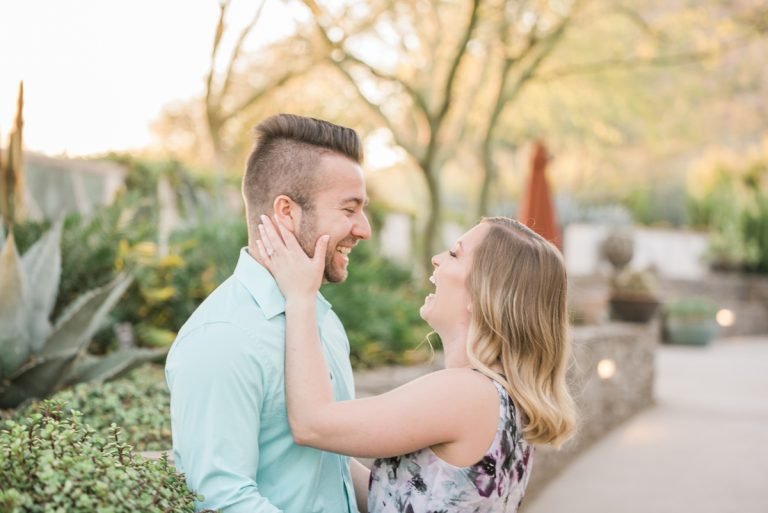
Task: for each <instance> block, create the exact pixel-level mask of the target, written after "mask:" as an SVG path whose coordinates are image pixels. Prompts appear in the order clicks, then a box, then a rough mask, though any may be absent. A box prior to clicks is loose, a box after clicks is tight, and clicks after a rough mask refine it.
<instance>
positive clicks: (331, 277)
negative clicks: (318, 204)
mask: <svg viewBox="0 0 768 513" xmlns="http://www.w3.org/2000/svg"><path fill="white" fill-rule="evenodd" d="M307 214H308V212H307V211H305V212H304V215H303V216H302V217H301V223H299V233H297V234H296V240H298V241H299V245H300V246H301V249H303V250H304V253H306V254H307V255H309V257H310V258H312V257H314V256H315V247H316V245H317V238H318V234H317V228H316V223H315V218H314V216H312V215H307ZM335 253H336V248H335V247H331V245H330V241H329V244H328V250H327V251H326V253H325V267H324V268H323V281H324V282H327V283H340V282H342V281H344V280H346V279H347V271H346V269H336V268H334V266H333V258H334V256H335V255H334V254H335Z"/></svg>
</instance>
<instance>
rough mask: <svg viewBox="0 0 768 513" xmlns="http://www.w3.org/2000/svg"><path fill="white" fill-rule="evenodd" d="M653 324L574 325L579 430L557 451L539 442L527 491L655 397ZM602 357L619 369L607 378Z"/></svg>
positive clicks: (573, 384) (528, 496)
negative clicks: (601, 365) (601, 371)
mask: <svg viewBox="0 0 768 513" xmlns="http://www.w3.org/2000/svg"><path fill="white" fill-rule="evenodd" d="M658 333H659V329H658V326H657V325H655V324H653V323H652V324H646V325H643V324H630V323H610V324H604V325H598V326H579V327H575V328H573V342H574V366H573V368H572V369H571V371H570V373H569V382H570V383H571V387H572V390H573V391H574V394H575V397H574V398H575V400H576V405H577V408H578V412H579V417H580V418H579V430H578V433H577V435H576V436H575V437H574V438H573V439H572V440H570V441H569V442H567V443H566V444H565V445H564V446H563V448H562V449H561V450H559V451H557V450H553V449H550V448H548V447H538V448H537V449H536V455H535V457H534V470H533V474H532V477H531V481H530V482H529V484H528V490H527V492H526V501H525V502H528V501H530V500H531V499H532V498H533V497H534V496H535V495H536V494H538V493H539V492H540V491H541V490H542V489H544V487H545V486H546V484H547V483H548V482H549V481H551V480H552V478H554V477H555V476H556V475H557V474H558V473H560V471H561V470H562V469H564V468H565V467H566V466H567V465H568V464H569V463H570V462H571V461H573V460H574V459H575V457H576V456H578V454H579V453H581V452H582V451H584V449H586V448H588V447H589V446H590V445H592V444H593V443H595V442H596V441H597V440H599V439H600V438H601V437H603V436H604V435H605V434H606V433H608V432H609V431H610V430H612V429H613V428H615V427H616V426H618V425H619V424H621V423H622V422H624V421H625V420H627V419H629V418H630V417H632V416H633V415H634V414H636V413H637V412H638V411H640V410H642V409H644V408H646V407H647V406H650V405H651V404H652V403H653V380H654V376H655V357H656V347H657V345H658ZM603 359H609V360H612V361H613V362H614V363H615V366H616V372H615V374H614V375H613V377H611V378H609V379H602V378H600V377H599V376H598V374H597V365H598V362H600V361H601V360H603Z"/></svg>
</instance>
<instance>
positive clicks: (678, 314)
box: [663, 297, 717, 321]
mask: <svg viewBox="0 0 768 513" xmlns="http://www.w3.org/2000/svg"><path fill="white" fill-rule="evenodd" d="M663 310H664V315H665V317H666V318H668V319H678V320H681V321H692V320H702V319H704V320H705V319H710V320H714V319H715V315H716V314H717V305H716V304H715V303H714V302H712V301H711V300H709V299H706V298H702V297H691V298H683V299H678V300H675V301H670V302H669V303H665V304H664V307H663Z"/></svg>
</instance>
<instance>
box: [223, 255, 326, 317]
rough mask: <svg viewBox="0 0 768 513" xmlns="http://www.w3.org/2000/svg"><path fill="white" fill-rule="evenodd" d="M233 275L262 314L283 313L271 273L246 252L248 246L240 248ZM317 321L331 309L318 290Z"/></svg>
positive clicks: (269, 315)
mask: <svg viewBox="0 0 768 513" xmlns="http://www.w3.org/2000/svg"><path fill="white" fill-rule="evenodd" d="M234 276H235V278H236V279H237V281H239V282H240V283H241V284H242V285H243V287H245V288H246V290H248V292H249V293H250V294H251V297H253V299H254V300H255V301H256V303H257V304H258V305H259V307H260V308H261V310H262V311H263V312H264V316H265V317H266V318H267V319H271V318H273V317H275V316H278V315H280V314H282V313H285V297H284V296H283V293H282V292H280V287H278V286H277V282H276V281H275V279H274V278H273V277H272V274H270V272H269V271H268V270H267V269H266V268H265V267H264V266H263V265H261V264H260V263H259V262H257V261H256V259H255V258H253V257H252V256H251V255H250V253H248V248H243V249H241V250H240V258H238V260H237V266H236V267H235V272H234ZM316 303H317V322H318V323H320V322H321V321H322V320H323V318H324V317H325V316H326V314H328V312H329V311H330V310H331V304H330V303H329V302H328V300H326V299H325V298H324V297H323V295H322V294H321V293H320V292H319V291H318V293H317V302H316Z"/></svg>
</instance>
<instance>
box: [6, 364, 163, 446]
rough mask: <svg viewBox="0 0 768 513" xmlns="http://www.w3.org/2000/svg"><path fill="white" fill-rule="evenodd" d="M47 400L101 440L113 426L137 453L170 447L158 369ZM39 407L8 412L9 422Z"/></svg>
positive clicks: (86, 385)
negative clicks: (79, 418) (73, 413)
mask: <svg viewBox="0 0 768 513" xmlns="http://www.w3.org/2000/svg"><path fill="white" fill-rule="evenodd" d="M50 399H51V400H52V401H56V402H59V403H61V404H63V405H64V409H65V410H67V411H69V410H77V411H79V412H80V413H81V414H82V420H83V423H85V424H88V425H89V426H91V427H92V428H93V429H94V430H95V431H96V432H97V433H99V434H100V435H101V436H103V437H106V436H107V435H108V434H109V429H110V426H111V425H112V424H113V423H114V424H117V425H118V426H120V428H121V429H122V437H123V438H124V439H125V442H126V443H127V444H128V445H130V446H132V447H133V448H134V449H135V450H137V451H165V450H168V449H169V448H170V447H171V445H172V444H171V417H170V411H171V401H170V395H169V393H168V388H167V387H166V385H165V378H164V376H163V369H162V367H160V366H158V365H143V366H141V367H139V368H138V369H135V370H133V371H131V372H130V373H128V374H127V375H125V376H124V377H121V378H120V379H116V380H114V381H110V382H109V383H80V384H78V385H76V386H74V387H71V388H68V389H65V390H62V391H60V392H57V393H56V394H54V395H53V396H51V398H50ZM39 407H40V406H39V403H33V404H31V405H29V406H27V407H25V408H21V409H19V410H15V411H13V410H9V414H10V419H9V420H15V421H16V422H21V421H22V419H24V418H26V417H29V416H30V415H31V414H32V413H33V412H34V410H35V409H36V408H39ZM0 428H2V422H0Z"/></svg>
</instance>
